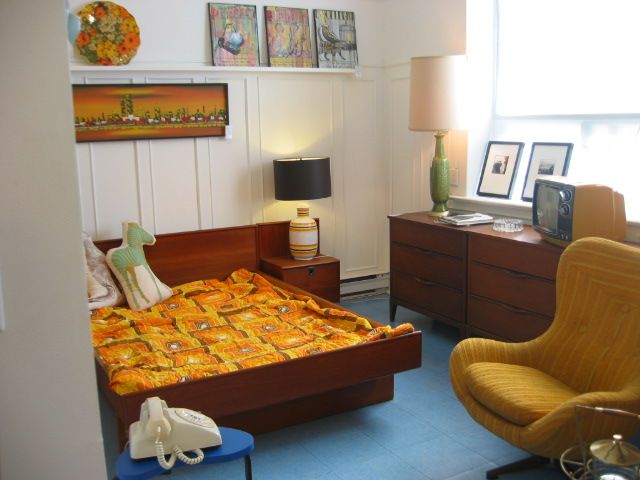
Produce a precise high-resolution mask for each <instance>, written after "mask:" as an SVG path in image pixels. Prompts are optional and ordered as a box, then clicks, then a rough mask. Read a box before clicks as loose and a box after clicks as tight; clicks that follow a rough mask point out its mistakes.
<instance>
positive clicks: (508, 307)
mask: <svg viewBox="0 0 640 480" xmlns="http://www.w3.org/2000/svg"><path fill="white" fill-rule="evenodd" d="M498 305H499V306H500V307H502V308H503V309H504V310H506V311H507V312H511V313H517V314H520V315H528V314H530V313H531V312H529V311H528V310H525V309H523V308H518V307H512V306H511V305H506V304H504V303H498Z"/></svg>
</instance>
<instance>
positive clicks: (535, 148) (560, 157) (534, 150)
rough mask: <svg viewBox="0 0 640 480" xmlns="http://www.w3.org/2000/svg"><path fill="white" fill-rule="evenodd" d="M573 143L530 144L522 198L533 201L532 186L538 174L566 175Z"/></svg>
mask: <svg viewBox="0 0 640 480" xmlns="http://www.w3.org/2000/svg"><path fill="white" fill-rule="evenodd" d="M572 151H573V143H544V142H534V143H533V144H532V145H531V155H530V156H529V167H528V168H527V176H526V178H525V181H524V187H523V188H522V200H524V201H525V202H531V201H533V187H534V185H535V183H536V178H538V177H539V176H540V175H561V176H566V175H567V171H568V170H569V161H570V160H571V152H572Z"/></svg>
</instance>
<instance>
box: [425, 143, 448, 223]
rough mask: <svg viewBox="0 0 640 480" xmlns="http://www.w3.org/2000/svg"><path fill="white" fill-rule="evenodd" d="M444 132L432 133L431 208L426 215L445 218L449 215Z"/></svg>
mask: <svg viewBox="0 0 640 480" xmlns="http://www.w3.org/2000/svg"><path fill="white" fill-rule="evenodd" d="M446 134H447V132H446V131H437V132H435V133H434V136H435V137H436V152H435V156H434V157H433V162H431V169H430V177H431V178H430V183H431V200H433V208H432V209H431V211H430V212H428V214H429V215H430V216H432V217H446V216H447V215H449V207H448V206H447V202H448V201H449V160H447V157H446V156H445V153H444V137H445V135H446Z"/></svg>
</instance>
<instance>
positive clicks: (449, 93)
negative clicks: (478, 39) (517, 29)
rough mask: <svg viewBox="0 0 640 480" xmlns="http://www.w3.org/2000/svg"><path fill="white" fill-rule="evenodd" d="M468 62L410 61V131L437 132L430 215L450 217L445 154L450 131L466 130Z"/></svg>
mask: <svg viewBox="0 0 640 480" xmlns="http://www.w3.org/2000/svg"><path fill="white" fill-rule="evenodd" d="M465 64H466V58H465V57H464V56H463V55H453V56H446V57H414V58H412V59H411V77H410V78H411V79H410V98H409V130H413V131H419V132H425V131H428V132H434V136H435V137H436V148H435V155H434V157H433V161H432V162H431V169H430V173H431V179H430V184H431V185H430V186H431V199H432V200H433V208H432V209H431V211H430V212H429V215H432V216H434V217H444V216H446V215H448V214H449V207H448V206H447V202H448V201H449V183H450V181H449V160H447V157H446V154H445V151H444V138H445V136H446V134H447V131H448V130H460V129H462V128H464V126H463V119H462V108H461V107H462V104H463V98H462V94H463V92H462V89H461V88H460V87H459V85H460V82H461V81H462V78H463V69H464V66H465Z"/></svg>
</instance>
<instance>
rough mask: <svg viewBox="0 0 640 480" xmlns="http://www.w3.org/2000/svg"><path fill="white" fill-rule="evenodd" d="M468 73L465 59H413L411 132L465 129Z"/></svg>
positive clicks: (410, 110) (410, 105)
mask: <svg viewBox="0 0 640 480" xmlns="http://www.w3.org/2000/svg"><path fill="white" fill-rule="evenodd" d="M465 69H466V57H465V56H464V55H452V56H446V57H414V58H412V59H411V79H410V92H411V93H410V97H409V130H416V131H438V130H461V129H464V128H465V123H464V114H463V108H462V107H463V105H464V103H465V101H464V94H465V91H464V88H463V82H464V78H465V75H464V72H465Z"/></svg>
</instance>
